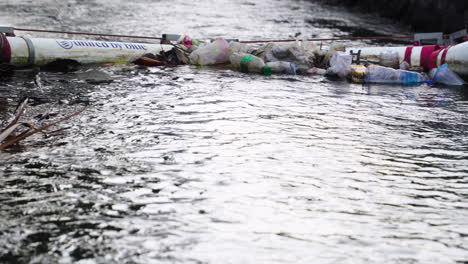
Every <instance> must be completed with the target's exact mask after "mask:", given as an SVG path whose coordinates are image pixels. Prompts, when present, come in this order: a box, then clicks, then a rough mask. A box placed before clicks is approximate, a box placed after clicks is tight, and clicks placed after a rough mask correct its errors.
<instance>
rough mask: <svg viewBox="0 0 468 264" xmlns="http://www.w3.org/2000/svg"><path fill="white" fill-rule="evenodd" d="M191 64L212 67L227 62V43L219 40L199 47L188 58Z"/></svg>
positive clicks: (221, 39)
mask: <svg viewBox="0 0 468 264" xmlns="http://www.w3.org/2000/svg"><path fill="white" fill-rule="evenodd" d="M189 59H190V62H191V64H196V65H214V64H221V63H226V62H228V61H229V50H228V43H227V41H226V40H225V39H223V38H220V39H217V40H215V41H213V42H212V43H209V44H206V45H204V46H200V47H199V48H198V49H196V50H195V51H193V52H192V53H191V54H190V56H189Z"/></svg>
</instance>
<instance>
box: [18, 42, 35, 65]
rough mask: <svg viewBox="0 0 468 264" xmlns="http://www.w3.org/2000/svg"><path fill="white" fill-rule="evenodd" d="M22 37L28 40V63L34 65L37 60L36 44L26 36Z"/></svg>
mask: <svg viewBox="0 0 468 264" xmlns="http://www.w3.org/2000/svg"><path fill="white" fill-rule="evenodd" d="M21 38H22V39H24V41H25V42H26V45H27V46H28V52H29V57H28V64H29V66H33V65H34V63H35V62H36V51H35V49H34V44H33V43H32V41H31V40H30V39H28V38H25V37H21Z"/></svg>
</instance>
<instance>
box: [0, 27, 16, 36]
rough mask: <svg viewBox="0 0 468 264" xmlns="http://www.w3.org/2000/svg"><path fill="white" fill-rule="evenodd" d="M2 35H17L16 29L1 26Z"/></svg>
mask: <svg viewBox="0 0 468 264" xmlns="http://www.w3.org/2000/svg"><path fill="white" fill-rule="evenodd" d="M0 33H7V34H15V28H13V27H1V26H0Z"/></svg>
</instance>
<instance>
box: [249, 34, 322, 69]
mask: <svg viewBox="0 0 468 264" xmlns="http://www.w3.org/2000/svg"><path fill="white" fill-rule="evenodd" d="M318 50H319V49H318V48H317V46H316V45H315V44H314V43H312V42H292V43H268V44H266V45H265V46H263V47H261V48H259V49H258V50H257V51H256V52H255V53H254V54H255V55H257V56H258V57H260V58H262V59H263V60H264V61H265V62H273V61H287V62H291V63H294V64H295V65H296V71H297V72H299V73H305V72H307V70H308V69H310V68H312V67H314V61H315V53H316V52H318Z"/></svg>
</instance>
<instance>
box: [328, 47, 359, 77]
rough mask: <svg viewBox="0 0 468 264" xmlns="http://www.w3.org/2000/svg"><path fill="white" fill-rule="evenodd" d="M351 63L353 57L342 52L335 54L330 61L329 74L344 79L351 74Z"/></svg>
mask: <svg viewBox="0 0 468 264" xmlns="http://www.w3.org/2000/svg"><path fill="white" fill-rule="evenodd" d="M351 63H353V56H351V55H349V54H346V53H344V52H336V53H335V54H334V55H333V57H332V58H331V59H330V68H329V72H333V73H335V74H336V75H338V76H340V77H346V76H347V75H348V74H349V73H350V72H351Z"/></svg>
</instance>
